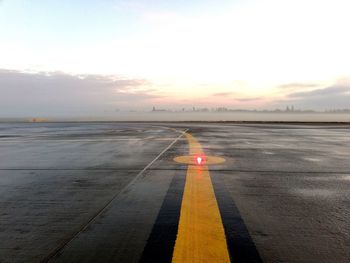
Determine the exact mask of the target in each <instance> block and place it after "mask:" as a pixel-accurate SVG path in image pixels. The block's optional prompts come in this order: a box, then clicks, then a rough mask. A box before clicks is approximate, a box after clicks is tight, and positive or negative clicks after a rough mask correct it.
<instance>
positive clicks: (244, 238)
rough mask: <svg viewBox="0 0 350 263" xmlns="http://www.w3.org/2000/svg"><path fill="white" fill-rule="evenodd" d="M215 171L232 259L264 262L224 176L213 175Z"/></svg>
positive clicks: (218, 195)
mask: <svg viewBox="0 0 350 263" xmlns="http://www.w3.org/2000/svg"><path fill="white" fill-rule="evenodd" d="M213 173H215V172H211V179H212V183H213V187H214V192H215V196H216V200H217V202H218V205H219V210H220V214H221V219H222V223H223V225H224V229H225V234H226V241H227V247H228V250H229V253H230V257H231V261H232V262H234V263H262V260H261V257H260V255H259V252H258V251H257V249H256V247H255V244H254V241H253V240H252V238H251V236H250V234H249V232H248V229H247V227H246V225H245V224H244V221H243V219H242V217H241V215H240V213H239V210H238V208H237V206H236V205H235V203H234V200H233V198H232V197H231V195H230V193H229V192H228V190H227V188H226V185H225V182H224V179H223V177H222V176H220V175H213Z"/></svg>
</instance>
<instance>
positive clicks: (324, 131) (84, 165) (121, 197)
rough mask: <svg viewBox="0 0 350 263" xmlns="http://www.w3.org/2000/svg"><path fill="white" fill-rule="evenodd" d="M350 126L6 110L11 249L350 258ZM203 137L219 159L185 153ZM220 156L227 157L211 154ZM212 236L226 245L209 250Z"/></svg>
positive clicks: (2, 192) (12, 255) (71, 254)
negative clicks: (74, 119) (125, 119)
mask: <svg viewBox="0 0 350 263" xmlns="http://www.w3.org/2000/svg"><path fill="white" fill-rule="evenodd" d="M349 132H350V125H346V124H276V123H275V124H272V123H261V124H258V123H1V124H0V149H1V150H0V240H1V242H0V262H171V261H173V262H180V261H181V260H180V261H179V259H182V261H189V259H188V257H192V256H193V255H192V254H196V258H195V259H197V261H201V262H205V261H207V262H213V259H210V257H211V256H212V257H217V260H216V261H217V262H219V261H221V262H226V261H228V260H231V261H232V262H290V263H292V262H293V263H294V262H305V263H306V262H308V263H310V262H311V263H312V262H320V263H326V262H337V263H343V262H344V263H348V262H350V162H349V156H350V135H349ZM189 136H191V138H193V139H191V138H189ZM191 140H192V141H191ZM191 147H192V148H191ZM199 147H200V150H201V152H203V153H204V154H205V156H208V158H207V161H208V165H206V164H205V163H204V165H205V166H201V165H197V166H196V165H195V164H187V163H179V162H176V161H175V160H174V158H175V157H179V156H180V157H181V156H185V157H186V156H191V153H192V155H195V154H196V151H195V150H193V149H197V150H198V149H199ZM191 149H192V150H191ZM217 157H220V158H221V159H225V162H224V163H215V162H213V164H210V162H209V160H216V159H215V158H217ZM210 158H212V159H210ZM191 178H192V179H191ZM190 179H191V180H190ZM197 179H198V181H196V180H197ZM201 180H202V181H201ZM203 180H204V181H205V182H204V181H203ZM203 182H204V183H203ZM198 183H199V184H198ZM196 187H197V188H198V189H199V190H198V191H199V192H196V191H192V190H191V189H193V188H194V189H196ZM203 189H204V190H203ZM198 204H199V205H198ZM203 204H204V205H203ZM205 204H208V205H207V206H206V205H205ZM197 205H198V206H197ZM208 207H209V208H208ZM206 209H208V211H212V212H211V213H210V214H212V215H214V214H215V216H213V217H215V218H216V219H215V220H212V218H207V217H208V215H207V214H206V213H205V210H206ZM210 209H211V210H210ZM197 213H198V215H197ZM192 214H193V215H194V217H195V218H193V217H191V215H192ZM186 216H187V217H186ZM196 216H197V217H196ZM198 218H199V221H198ZM210 220H212V221H210ZM186 222H187V223H186ZM188 222H194V223H191V224H189V223H188ZM210 229H214V230H215V231H214V230H213V231H214V232H210V231H209V234H208V233H206V234H205V235H203V233H202V232H201V231H202V230H210ZM186 233H191V235H190V237H191V236H195V237H196V236H198V239H199V240H200V241H203V240H204V238H205V240H204V241H205V242H202V244H199V243H201V242H198V240H197V241H196V242H194V243H193V242H192V241H188V240H189V239H190V237H186V236H184V235H185V234H186ZM210 238H212V239H210ZM220 240H223V241H224V242H219V241H220ZM186 242H190V243H186ZM191 242H192V243H191ZM181 244H184V245H183V246H181ZM214 244H215V245H214ZM210 246H212V247H215V248H217V249H215V250H213V251H214V252H215V251H219V250H220V251H222V253H221V254H220V255H219V254H215V253H214V252H210V253H209V255H208V256H204V255H205V254H204V253H205V252H208V251H210ZM186 248H187V249H188V248H191V251H195V253H194V252H193V253H189V252H188V251H187V252H186V251H185V250H186ZM203 258H204V259H203ZM198 259H199V260H198ZM205 259H206V260H205Z"/></svg>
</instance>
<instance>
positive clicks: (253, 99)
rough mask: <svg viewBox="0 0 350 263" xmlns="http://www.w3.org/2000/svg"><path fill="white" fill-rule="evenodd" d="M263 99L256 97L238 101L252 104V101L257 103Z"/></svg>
mask: <svg viewBox="0 0 350 263" xmlns="http://www.w3.org/2000/svg"><path fill="white" fill-rule="evenodd" d="M261 99H263V97H254V98H238V99H236V100H238V101H241V102H250V101H257V100H261Z"/></svg>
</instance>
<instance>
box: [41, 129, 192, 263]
mask: <svg viewBox="0 0 350 263" xmlns="http://www.w3.org/2000/svg"><path fill="white" fill-rule="evenodd" d="M176 131H178V132H180V133H181V134H180V135H179V136H178V137H177V138H175V140H174V141H173V142H172V143H170V144H169V145H168V146H167V147H166V148H165V149H164V150H163V151H162V152H160V153H159V154H158V155H157V157H156V158H154V159H153V160H152V161H151V162H150V163H149V164H148V165H146V166H145V167H144V168H143V169H142V170H141V171H140V172H139V173H138V174H137V175H136V176H135V177H134V179H132V180H131V181H130V182H129V183H128V184H127V185H126V186H125V187H124V188H123V189H122V190H121V191H119V192H118V193H116V194H115V195H114V196H113V197H112V198H111V200H110V201H108V202H107V203H106V205H105V206H103V207H102V208H101V209H100V210H99V211H98V212H97V213H96V214H95V215H94V216H93V217H92V218H90V219H89V221H88V222H87V223H86V224H85V225H83V226H82V227H81V228H80V230H79V231H77V232H76V233H75V234H74V235H73V236H71V237H70V238H67V239H66V240H65V241H63V242H62V243H61V244H60V245H59V246H58V247H56V248H55V249H54V250H53V251H52V252H51V253H49V254H48V255H47V256H46V257H45V258H43V259H42V260H41V261H40V262H49V261H50V260H51V259H53V258H54V257H55V256H56V255H58V254H59V253H60V252H61V251H62V250H63V249H64V248H65V247H67V245H69V243H71V242H72V241H73V240H74V239H75V238H76V237H78V236H79V234H80V233H82V232H83V231H84V230H85V229H87V228H88V227H89V226H90V225H91V223H93V222H94V221H95V220H96V218H98V217H99V216H100V215H101V214H102V213H104V212H105V210H106V209H107V208H108V207H109V206H110V204H111V203H112V202H113V201H114V200H115V199H116V198H117V197H118V196H120V195H121V194H123V193H125V192H126V191H127V190H128V189H129V188H130V187H131V186H132V185H133V184H134V183H135V182H136V181H137V180H138V179H139V178H140V177H141V176H142V174H143V173H144V172H145V171H146V170H148V169H149V167H151V166H152V165H153V163H154V162H156V161H157V160H158V159H159V158H160V157H161V156H162V155H163V154H164V153H165V152H166V151H168V150H169V149H170V148H171V147H172V146H173V145H174V144H175V143H176V142H177V141H178V140H179V139H180V138H181V137H182V136H183V135H184V134H185V133H186V132H187V131H188V129H185V130H184V131H179V130H176Z"/></svg>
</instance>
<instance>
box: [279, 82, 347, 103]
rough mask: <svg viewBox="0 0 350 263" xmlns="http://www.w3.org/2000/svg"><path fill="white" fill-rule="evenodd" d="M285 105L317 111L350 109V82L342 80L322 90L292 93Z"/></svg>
mask: <svg viewBox="0 0 350 263" xmlns="http://www.w3.org/2000/svg"><path fill="white" fill-rule="evenodd" d="M284 104H285V105H286V104H293V105H295V106H297V107H299V108H308V109H315V110H325V109H343V108H350V82H348V81H347V80H346V81H344V80H341V81H338V82H336V83H335V84H334V85H332V86H329V87H325V88H321V89H314V90H311V91H303V92H292V93H290V94H288V95H287V96H286V99H285V100H284Z"/></svg>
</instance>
